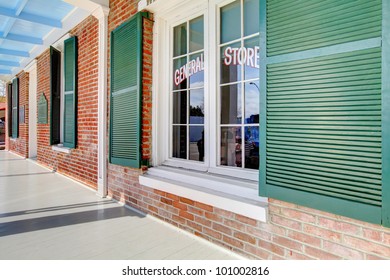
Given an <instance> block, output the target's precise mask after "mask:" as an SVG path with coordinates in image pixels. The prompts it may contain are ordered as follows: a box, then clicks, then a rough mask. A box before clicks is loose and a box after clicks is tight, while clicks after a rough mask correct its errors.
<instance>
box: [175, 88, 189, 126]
mask: <svg viewBox="0 0 390 280" xmlns="http://www.w3.org/2000/svg"><path fill="white" fill-rule="evenodd" d="M172 110H173V120H172V121H173V123H174V124H186V123H187V91H177V92H174V93H173V108H172Z"/></svg>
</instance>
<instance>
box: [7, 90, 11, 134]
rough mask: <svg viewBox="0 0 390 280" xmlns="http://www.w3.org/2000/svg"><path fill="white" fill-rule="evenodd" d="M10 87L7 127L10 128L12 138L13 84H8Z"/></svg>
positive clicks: (8, 92)
mask: <svg viewBox="0 0 390 280" xmlns="http://www.w3.org/2000/svg"><path fill="white" fill-rule="evenodd" d="M7 87H8V91H7V94H8V96H7V97H8V98H7V101H8V112H7V126H8V136H9V137H12V83H9V84H7Z"/></svg>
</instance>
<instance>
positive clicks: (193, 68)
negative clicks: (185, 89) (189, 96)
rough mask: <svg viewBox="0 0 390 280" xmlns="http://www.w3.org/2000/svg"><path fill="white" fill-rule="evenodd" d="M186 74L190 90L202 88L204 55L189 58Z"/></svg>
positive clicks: (198, 54) (199, 54)
mask: <svg viewBox="0 0 390 280" xmlns="http://www.w3.org/2000/svg"><path fill="white" fill-rule="evenodd" d="M188 68H189V69H188V73H189V76H190V88H196V87H203V86H204V54H203V52H202V53H197V54H193V55H191V56H190V62H189V63H188Z"/></svg>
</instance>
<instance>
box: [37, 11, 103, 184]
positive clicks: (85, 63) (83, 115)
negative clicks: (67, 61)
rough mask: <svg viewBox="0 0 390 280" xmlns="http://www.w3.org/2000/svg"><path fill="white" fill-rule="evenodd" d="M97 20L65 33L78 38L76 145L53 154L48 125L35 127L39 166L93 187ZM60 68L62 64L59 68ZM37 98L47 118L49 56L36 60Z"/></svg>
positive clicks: (84, 22) (96, 100) (47, 53)
mask: <svg viewBox="0 0 390 280" xmlns="http://www.w3.org/2000/svg"><path fill="white" fill-rule="evenodd" d="M98 28H99V26H98V20H97V19H96V18H94V17H93V16H89V17H88V18H87V19H85V20H84V21H83V22H81V23H80V24H79V25H78V26H76V27H75V28H74V29H73V30H71V31H70V32H69V33H70V34H71V35H74V36H77V38H78V62H77V63H78V84H77V90H78V96H77V102H78V106H77V114H78V115H77V146H76V149H72V150H71V152H70V154H66V153H62V152H58V151H53V150H52V147H51V145H50V124H49V123H50V117H49V120H48V124H38V155H37V160H38V162H39V163H41V164H43V165H45V166H47V167H49V168H51V169H53V170H57V171H58V172H60V173H63V174H65V175H67V176H70V177H72V178H74V179H76V180H78V181H81V182H83V183H85V184H87V185H88V186H90V187H92V188H94V189H96V188H97V161H98V159H97V156H98V31H99V30H98ZM62 67H63V65H62ZM37 70H38V98H39V95H40V94H41V93H42V92H43V93H44V94H45V96H46V98H47V100H48V110H49V112H48V116H50V53H49V50H46V51H45V52H44V53H43V54H42V55H41V56H40V57H39V58H38V61H37Z"/></svg>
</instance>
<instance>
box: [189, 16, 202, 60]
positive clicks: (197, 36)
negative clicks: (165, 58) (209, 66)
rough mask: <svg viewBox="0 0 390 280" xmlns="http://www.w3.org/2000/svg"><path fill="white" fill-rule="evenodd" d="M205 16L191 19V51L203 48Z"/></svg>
mask: <svg viewBox="0 0 390 280" xmlns="http://www.w3.org/2000/svg"><path fill="white" fill-rule="evenodd" d="M203 33H204V32H203V16H200V17H198V18H196V19H193V20H190V52H194V51H198V50H201V49H203V44H204V43H203V41H204V34H203Z"/></svg>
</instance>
